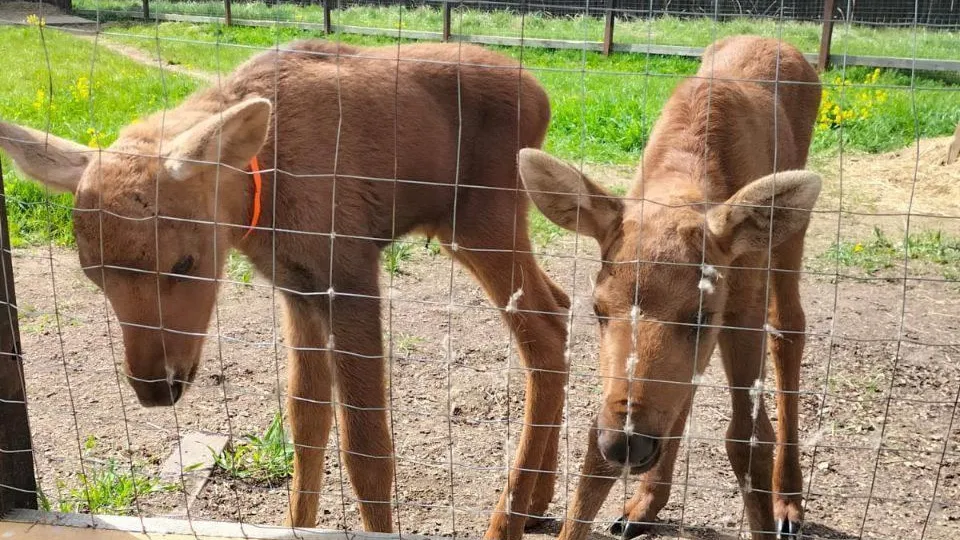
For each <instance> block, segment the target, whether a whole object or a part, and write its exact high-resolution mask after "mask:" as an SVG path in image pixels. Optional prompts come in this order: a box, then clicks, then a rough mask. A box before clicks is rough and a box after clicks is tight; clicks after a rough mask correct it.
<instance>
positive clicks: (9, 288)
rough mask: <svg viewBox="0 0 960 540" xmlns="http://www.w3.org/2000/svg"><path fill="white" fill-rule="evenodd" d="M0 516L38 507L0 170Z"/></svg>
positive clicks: (15, 296)
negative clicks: (18, 509)
mask: <svg viewBox="0 0 960 540" xmlns="http://www.w3.org/2000/svg"><path fill="white" fill-rule="evenodd" d="M0 275H2V276H3V283H2V284H0V516H2V515H3V514H5V513H6V512H9V511H10V510H13V509H14V508H30V509H36V508H37V480H36V478H34V476H33V449H32V448H31V446H30V421H29V418H28V417H27V401H26V384H25V383H24V378H23V358H22V357H21V351H20V325H19V324H18V323H17V295H16V293H15V291H14V287H13V261H12V258H11V254H10V229H9V227H8V224H7V197H6V195H4V192H3V172H2V171H0Z"/></svg>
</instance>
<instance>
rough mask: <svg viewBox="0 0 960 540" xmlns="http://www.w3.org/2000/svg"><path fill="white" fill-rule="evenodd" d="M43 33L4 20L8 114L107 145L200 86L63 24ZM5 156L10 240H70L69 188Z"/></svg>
mask: <svg viewBox="0 0 960 540" xmlns="http://www.w3.org/2000/svg"><path fill="white" fill-rule="evenodd" d="M42 38H43V39H42V40H41V33H40V31H39V30H38V28H37V27H2V28H0V57H3V58H7V59H8V61H7V62H6V63H5V65H4V69H3V70H2V71H0V119H2V120H4V121H7V122H14V123H18V124H22V125H26V126H30V127H33V128H37V129H42V130H46V129H49V130H50V132H51V133H53V134H55V135H59V136H61V137H66V138H68V139H72V140H75V141H78V142H81V143H87V144H94V143H95V142H99V144H101V145H108V144H110V143H111V142H113V140H114V139H115V138H116V135H117V131H118V130H119V129H120V128H121V127H122V126H124V125H126V124H128V123H130V122H131V121H132V120H134V119H136V118H138V117H140V116H143V115H144V114H147V113H150V112H153V111H156V110H158V109H160V108H162V107H164V106H165V105H173V104H176V103H178V102H179V101H180V100H181V99H183V97H184V96H186V95H187V94H189V93H190V92H191V91H193V90H194V89H195V88H196V87H197V83H196V82H195V81H194V80H192V79H189V78H186V77H181V76H177V75H172V74H169V73H167V74H166V75H165V76H164V78H163V80H161V78H160V76H159V73H158V72H157V70H151V69H149V68H147V67H144V66H141V65H140V64H137V63H135V62H133V61H131V60H128V59H126V58H124V57H122V56H120V55H117V54H114V53H111V52H109V51H106V50H103V49H102V48H98V49H97V50H94V47H93V43H92V42H90V41H86V40H82V39H78V38H76V37H74V36H71V35H67V34H64V33H62V32H57V31H53V30H45V31H44V32H43V35H42ZM47 54H48V55H49V69H48V65H47V62H46V61H45V56H46V55H47ZM51 85H52V92H51ZM0 163H2V166H3V172H4V176H3V178H4V188H5V189H6V196H7V212H8V216H9V220H10V236H11V241H12V243H13V245H14V246H23V245H30V244H37V243H46V242H53V243H55V244H58V245H69V244H72V242H73V228H72V225H71V222H70V220H71V215H70V209H71V206H72V204H73V200H72V196H71V195H69V194H57V195H51V194H50V193H48V192H47V190H45V189H44V188H42V187H40V186H39V185H38V184H36V183H34V182H32V181H26V180H25V179H24V178H23V177H22V176H21V175H20V174H19V173H18V172H16V171H15V170H14V169H13V167H12V162H11V160H10V159H9V158H8V157H6V156H5V155H4V156H3V157H2V158H0Z"/></svg>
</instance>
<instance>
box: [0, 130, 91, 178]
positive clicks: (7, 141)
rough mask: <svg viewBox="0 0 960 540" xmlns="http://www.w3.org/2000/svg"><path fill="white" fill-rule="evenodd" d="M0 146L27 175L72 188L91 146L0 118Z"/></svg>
mask: <svg viewBox="0 0 960 540" xmlns="http://www.w3.org/2000/svg"><path fill="white" fill-rule="evenodd" d="M0 148H3V149H4V150H5V151H6V152H7V153H8V154H10V157H11V158H13V161H14V163H16V164H17V168H19V169H20V170H21V171H23V172H24V174H26V175H27V176H29V177H30V178H33V179H34V180H36V181H38V182H40V183H42V184H44V185H45V186H47V187H49V188H50V189H53V190H56V191H68V192H71V193H73V192H75V191H76V190H77V184H79V183H80V177H81V176H82V175H83V171H84V169H86V168H87V165H88V164H89V163H90V156H91V155H92V152H93V150H92V149H90V148H88V147H86V146H83V145H82V144H77V143H75V142H72V141H68V140H66V139H61V138H60V137H57V136H54V135H51V134H49V133H44V132H42V131H37V130H35V129H30V128H27V127H23V126H17V125H13V124H6V123H3V122H0Z"/></svg>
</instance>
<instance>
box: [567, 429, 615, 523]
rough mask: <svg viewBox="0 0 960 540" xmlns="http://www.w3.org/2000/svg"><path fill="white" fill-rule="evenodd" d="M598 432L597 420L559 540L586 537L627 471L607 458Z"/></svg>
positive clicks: (591, 432) (589, 437)
mask: <svg viewBox="0 0 960 540" xmlns="http://www.w3.org/2000/svg"><path fill="white" fill-rule="evenodd" d="M597 435H598V431H597V424H596V421H594V424H593V426H592V427H591V428H590V433H589V435H587V455H586V456H585V457H584V458H583V468H582V469H581V470H580V478H579V479H578V480H577V487H576V490H575V491H574V492H573V498H572V499H571V500H570V503H569V505H568V506H567V516H566V519H565V520H564V522H563V529H562V530H561V531H560V536H559V538H558V540H584V539H585V538H586V537H587V535H588V534H590V526H591V525H592V524H593V520H594V519H595V518H596V517H597V513H598V512H599V511H600V507H601V506H603V502H604V501H605V500H606V499H607V495H608V494H609V493H610V489H611V488H612V487H613V484H614V483H615V482H616V481H617V478H619V477H620V476H621V475H622V473H623V469H622V468H619V467H615V466H613V465H611V464H610V463H609V462H608V461H607V460H605V459H603V455H602V454H601V453H600V448H599V447H598V446H597Z"/></svg>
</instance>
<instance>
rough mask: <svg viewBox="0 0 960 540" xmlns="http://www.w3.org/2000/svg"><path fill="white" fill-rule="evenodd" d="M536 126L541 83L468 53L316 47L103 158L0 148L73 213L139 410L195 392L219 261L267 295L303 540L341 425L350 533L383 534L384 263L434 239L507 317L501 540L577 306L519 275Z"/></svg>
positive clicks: (128, 136)
mask: <svg viewBox="0 0 960 540" xmlns="http://www.w3.org/2000/svg"><path fill="white" fill-rule="evenodd" d="M549 116H550V109H549V103H548V101H547V96H546V95H545V94H544V92H543V90H542V89H541V87H540V86H539V85H538V84H537V82H536V81H535V80H534V79H533V77H531V76H530V75H529V74H527V73H525V72H523V71H521V70H520V68H519V67H518V66H517V65H516V64H514V63H513V62H512V61H510V60H507V59H506V58H504V57H502V56H500V55H498V54H495V53H492V52H489V51H486V50H484V49H481V48H479V47H474V46H469V45H464V46H460V45H411V46H402V47H399V48H398V47H385V48H379V49H361V48H353V47H345V46H339V47H338V46H337V45H334V44H327V43H323V42H310V41H308V42H301V43H295V44H292V45H291V46H290V47H289V48H288V49H285V50H280V51H270V52H266V53H264V54H261V55H259V56H257V57H256V58H254V59H252V60H250V61H249V62H247V63H246V64H244V65H243V66H241V67H240V68H239V69H237V71H236V72H235V73H234V74H233V75H232V76H231V77H230V78H228V79H227V80H225V81H224V82H223V84H222V85H220V86H219V87H217V88H210V89H206V90H203V91H200V92H198V93H196V94H194V95H193V96H192V97H190V98H188V99H187V100H186V101H185V102H184V103H183V104H181V105H180V106H179V107H176V108H175V109H172V110H170V111H166V112H164V113H159V114H156V115H153V116H151V117H149V118H147V119H145V120H144V121H143V122H141V123H138V124H135V125H131V126H129V127H127V128H126V129H124V130H123V131H122V132H121V133H120V136H119V138H118V139H117V141H116V143H115V144H113V145H112V146H111V147H110V148H108V149H104V150H103V151H91V149H89V148H87V147H85V146H82V145H79V144H76V143H73V142H70V141H66V140H63V139H59V138H57V137H54V136H52V135H49V136H48V135H47V134H45V133H41V132H38V131H35V130H32V129H28V128H23V127H18V126H14V125H10V124H3V123H0V146H2V147H3V149H5V150H6V151H7V152H8V153H9V154H10V155H11V156H12V157H13V159H14V160H15V161H16V163H17V164H18V165H19V167H20V168H21V169H22V170H23V171H24V172H25V173H26V174H28V175H29V176H31V177H33V178H35V179H37V180H40V181H41V182H43V183H45V184H47V185H48V186H50V187H52V188H56V189H60V190H65V191H71V192H75V194H76V209H75V211H74V228H75V231H76V237H77V247H78V249H79V255H80V260H81V263H82V266H83V268H84V271H85V272H86V274H87V276H88V277H89V278H90V279H91V280H93V281H94V282H96V283H97V285H99V286H100V287H101V288H102V289H103V291H104V293H105V294H106V296H107V297H108V298H109V300H110V303H111V305H112V306H113V309H114V310H115V311H116V314H117V316H118V318H119V320H120V321H121V325H122V328H123V342H124V349H125V358H124V370H125V372H126V375H127V378H128V379H129V381H130V384H131V385H132V386H133V388H134V390H135V391H136V393H137V397H138V398H139V399H140V401H141V403H143V404H144V405H146V406H156V405H171V404H173V403H175V402H176V401H177V400H178V399H179V398H180V396H181V395H182V394H183V392H184V389H185V388H186V387H188V386H189V385H190V384H191V383H192V381H193V379H194V376H195V375H196V373H197V367H198V364H199V362H200V350H201V344H202V341H203V335H204V333H205V332H206V330H207V325H208V323H209V321H210V315H211V311H212V310H213V307H214V302H215V298H216V294H217V288H218V279H219V278H220V277H221V276H222V273H223V268H224V262H225V261H226V258H227V257H226V256H227V251H228V249H229V248H231V247H236V248H237V249H239V250H241V251H242V252H243V253H245V254H246V255H247V256H249V257H250V259H251V260H252V261H253V263H254V265H256V267H257V269H258V270H259V271H260V272H261V273H262V274H263V275H265V276H268V277H271V278H272V279H273V283H274V286H275V287H276V288H277V289H278V290H279V291H280V292H281V293H282V297H283V301H284V305H285V321H286V330H285V345H284V346H285V347H287V348H288V351H289V352H288V357H289V382H288V406H289V415H290V423H291V426H292V430H293V439H294V443H295V448H296V449H295V458H294V479H293V496H292V507H291V509H290V518H291V521H292V524H293V525H296V526H312V525H314V524H315V523H316V516H317V504H318V490H319V489H320V481H321V477H322V473H323V462H324V448H325V447H326V444H327V436H328V434H329V431H330V426H331V422H332V414H333V413H334V410H336V413H337V414H338V415H339V417H340V421H339V426H340V436H341V439H342V440H341V448H342V451H343V454H344V455H343V458H344V461H345V463H346V467H347V470H348V472H349V476H350V480H351V482H352V484H353V487H354V489H355V491H356V494H357V497H358V500H359V501H360V502H359V505H360V514H361V518H362V520H363V526H364V528H365V529H366V530H368V531H390V530H391V528H392V524H393V520H392V517H391V493H392V490H391V485H392V481H393V476H394V473H393V467H394V465H393V446H392V442H391V433H390V430H389V429H388V408H387V406H388V403H387V400H386V392H385V368H386V365H387V364H386V362H385V361H384V358H383V346H382V334H381V327H380V298H379V296H380V289H379V285H378V283H377V281H378V273H379V254H380V250H381V249H382V248H383V247H384V246H386V245H387V244H389V243H390V241H391V240H392V239H394V238H399V237H401V236H403V235H406V234H411V233H422V234H426V235H429V236H433V237H437V238H439V239H440V240H441V242H442V243H443V245H444V246H446V247H447V248H448V251H449V252H450V254H451V255H452V257H453V258H455V259H456V260H457V261H459V262H460V263H462V264H463V265H464V266H465V267H466V268H467V269H468V270H469V271H470V272H472V273H473V275H474V276H475V277H476V278H477V280H478V281H479V282H480V283H481V284H482V286H483V288H484V289H485V290H486V292H487V294H488V295H489V296H490V298H491V299H492V301H493V302H494V303H495V304H496V305H497V306H499V307H501V308H504V309H503V315H504V319H505V321H506V323H507V324H508V325H509V327H510V329H511V331H512V333H513V335H514V338H515V339H516V343H517V346H518V349H519V353H520V356H521V357H522V361H523V363H524V365H525V366H526V367H527V368H529V369H530V371H529V375H528V378H527V392H526V396H527V402H526V409H525V410H526V415H525V420H524V427H523V432H522V435H521V439H520V444H519V446H518V449H517V455H516V461H515V467H514V468H513V469H512V471H511V473H510V479H509V484H508V489H505V490H504V492H503V495H502V497H501V499H500V502H499V505H498V506H497V511H496V512H495V513H494V514H493V517H492V519H491V522H490V527H489V530H488V532H487V537H488V538H498V539H499V538H502V539H507V538H511V539H515V538H518V537H520V536H521V535H522V534H523V526H524V522H525V519H526V516H527V515H541V514H543V513H544V511H545V510H546V507H547V505H548V504H549V502H550V499H551V498H552V495H553V485H554V477H555V474H554V471H555V469H556V462H557V440H558V435H559V427H558V424H559V423H560V419H561V411H562V404H563V392H562V390H561V389H562V388H563V386H564V384H565V380H566V374H565V373H566V366H565V362H564V357H563V348H564V344H565V342H566V315H565V314H564V312H565V311H566V309H567V308H569V301H568V299H567V296H566V295H565V294H564V293H563V292H562V291H561V290H560V289H559V288H558V287H556V286H555V285H554V284H553V283H552V282H551V281H550V279H549V278H547V276H546V275H545V274H544V273H543V272H542V271H541V270H540V268H539V267H538V266H537V264H536V262H535V261H534V258H533V257H532V255H531V254H530V242H529V239H528V237H527V221H526V208H527V204H528V202H527V198H526V196H525V195H524V194H523V192H522V190H520V187H521V186H520V180H519V176H518V175H517V160H516V156H517V151H518V150H520V149H521V148H526V147H539V146H540V144H541V143H542V142H543V138H544V134H545V133H546V129H547V124H548V121H549ZM248 168H249V169H254V170H256V171H257V172H259V174H254V175H251V173H250V172H248V171H247V170H246V169H248ZM260 178H262V180H260ZM252 179H253V180H255V181H252ZM519 293H522V294H519ZM508 305H509V307H510V308H511V309H506V307H507V306H508ZM334 389H336V392H335V393H334ZM334 396H336V397H334ZM508 504H509V506H508Z"/></svg>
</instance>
